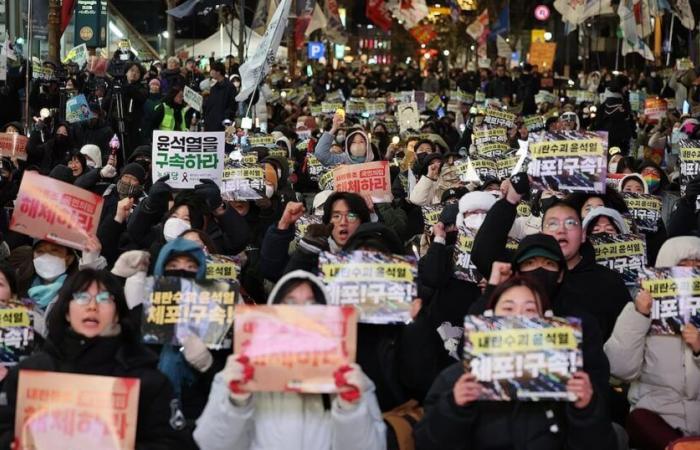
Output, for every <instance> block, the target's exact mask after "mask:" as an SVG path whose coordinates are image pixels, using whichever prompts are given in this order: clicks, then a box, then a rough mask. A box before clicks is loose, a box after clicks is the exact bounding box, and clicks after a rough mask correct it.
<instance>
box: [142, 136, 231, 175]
mask: <svg viewBox="0 0 700 450" xmlns="http://www.w3.org/2000/svg"><path fill="white" fill-rule="evenodd" d="M225 157H226V155H225V152H224V132H203V133H195V132H184V131H160V130H156V131H154V132H153V164H152V166H153V169H152V171H153V173H152V175H153V177H152V178H153V179H154V180H157V179H159V178H161V177H163V176H165V175H170V179H169V180H168V181H167V183H168V184H169V185H170V186H171V187H173V188H176V189H190V188H194V187H195V186H196V185H198V184H200V183H201V182H202V180H205V179H209V180H212V181H214V182H215V183H216V184H217V185H219V186H221V177H222V175H223V171H224V159H225Z"/></svg>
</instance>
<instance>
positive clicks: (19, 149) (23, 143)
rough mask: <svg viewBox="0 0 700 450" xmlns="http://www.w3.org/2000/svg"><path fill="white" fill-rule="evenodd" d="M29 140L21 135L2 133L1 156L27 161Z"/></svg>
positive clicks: (0, 136) (0, 138) (0, 134)
mask: <svg viewBox="0 0 700 450" xmlns="http://www.w3.org/2000/svg"><path fill="white" fill-rule="evenodd" d="M28 142H29V138H28V137H27V136H22V135H21V134H19V133H0V156H7V157H9V158H17V159H21V160H22V161H26V160H27V143H28Z"/></svg>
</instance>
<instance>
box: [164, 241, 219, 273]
mask: <svg viewBox="0 0 700 450" xmlns="http://www.w3.org/2000/svg"><path fill="white" fill-rule="evenodd" d="M182 254H186V255H187V256H190V257H191V258H193V259H194V260H195V261H197V264H198V266H199V267H198V269H197V276H196V278H197V279H198V280H203V279H204V278H205V276H206V274H207V259H206V256H204V251H203V250H202V247H200V246H199V244H198V243H196V242H194V241H190V240H188V239H184V238H177V239H174V240H172V241H170V242H168V243H167V244H165V245H164V246H163V248H161V249H160V253H158V259H157V260H156V265H155V266H154V268H153V276H155V277H160V276H163V275H164V272H165V264H166V263H167V262H168V260H169V259H170V258H171V257H173V256H176V255H182Z"/></svg>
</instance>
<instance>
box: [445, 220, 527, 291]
mask: <svg viewBox="0 0 700 450" xmlns="http://www.w3.org/2000/svg"><path fill="white" fill-rule="evenodd" d="M477 232H478V230H475V229H472V228H468V227H466V226H461V227H458V229H457V244H456V245H455V249H454V252H453V259H454V269H455V272H454V277H455V278H457V279H458V280H462V281H467V282H469V283H478V282H479V281H481V279H482V278H483V276H482V275H481V274H480V273H479V271H478V270H477V269H476V266H475V265H474V263H473V262H472V247H474V238H475V237H476V233H477ZM518 244H519V242H518V241H516V240H515V239H512V238H510V237H509V238H508V241H507V242H506V249H507V250H509V251H515V250H517V249H518Z"/></svg>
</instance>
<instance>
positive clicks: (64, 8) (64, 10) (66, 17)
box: [61, 0, 75, 34]
mask: <svg viewBox="0 0 700 450" xmlns="http://www.w3.org/2000/svg"><path fill="white" fill-rule="evenodd" d="M74 5H75V0H63V2H62V3H61V34H63V32H64V31H66V28H67V27H68V24H69V23H70V19H71V17H73V6H74Z"/></svg>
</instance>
